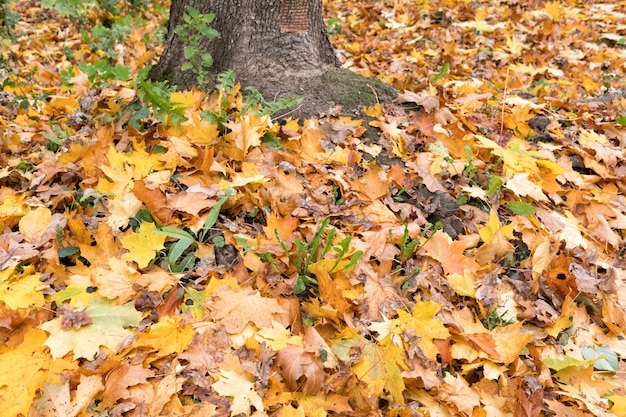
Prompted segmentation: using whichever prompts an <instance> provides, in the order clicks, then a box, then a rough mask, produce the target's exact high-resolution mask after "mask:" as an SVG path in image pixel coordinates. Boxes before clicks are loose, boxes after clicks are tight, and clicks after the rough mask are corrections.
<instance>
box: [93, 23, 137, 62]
mask: <svg viewBox="0 0 626 417" xmlns="http://www.w3.org/2000/svg"><path fill="white" fill-rule="evenodd" d="M142 25H144V21H143V20H142V19H141V18H138V17H135V16H130V15H129V16H125V17H122V18H119V19H116V20H113V21H112V23H111V24H110V25H109V26H110V27H108V26H105V25H103V24H102V23H98V24H97V25H96V26H94V27H93V28H91V31H90V32H89V31H87V30H83V31H81V37H82V39H83V41H84V42H85V43H87V44H89V47H90V48H91V50H92V51H94V52H103V53H104V56H105V57H107V58H109V59H113V60H115V59H117V57H118V51H117V50H116V49H115V46H116V45H117V44H120V43H122V42H124V40H126V39H128V37H129V36H130V32H131V31H132V29H133V27H137V26H142Z"/></svg>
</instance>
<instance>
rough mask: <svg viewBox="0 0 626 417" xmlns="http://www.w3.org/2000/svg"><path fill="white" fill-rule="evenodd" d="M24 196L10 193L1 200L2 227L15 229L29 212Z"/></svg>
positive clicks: (0, 219)
mask: <svg viewBox="0 0 626 417" xmlns="http://www.w3.org/2000/svg"><path fill="white" fill-rule="evenodd" d="M24 200H25V196H24V194H13V193H10V194H8V195H5V196H4V197H2V199H0V227H2V228H3V229H4V228H5V227H13V226H14V225H15V224H16V223H17V222H18V219H21V218H22V216H24V214H26V213H27V212H28V207H27V206H26V204H24Z"/></svg>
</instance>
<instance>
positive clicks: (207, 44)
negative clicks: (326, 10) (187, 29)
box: [151, 0, 393, 117]
mask: <svg viewBox="0 0 626 417" xmlns="http://www.w3.org/2000/svg"><path fill="white" fill-rule="evenodd" d="M188 5H190V6H192V7H195V8H196V9H198V10H199V11H200V12H201V13H205V14H206V13H213V14H215V16H216V17H215V20H214V21H213V24H212V27H213V28H214V29H216V30H217V31H218V32H219V33H220V36H219V37H218V38H216V39H206V40H205V41H204V42H203V43H202V45H201V48H203V49H204V50H206V51H207V52H209V53H210V54H211V55H212V56H213V60H214V65H213V67H212V68H211V71H212V73H211V75H212V76H215V75H217V74H218V73H220V72H222V71H224V70H226V69H233V70H235V72H236V74H237V78H238V79H239V80H240V81H241V83H242V84H243V85H244V86H245V85H251V86H254V87H256V88H257V89H258V90H259V91H260V92H261V93H262V94H263V96H264V97H265V98H266V99H267V100H275V99H278V98H280V97H285V96H291V95H294V94H299V95H303V96H304V97H305V99H304V102H303V103H302V105H301V106H300V107H299V108H298V109H297V110H295V111H294V112H293V113H292V115H295V116H296V117H306V116H311V115H316V114H318V113H320V112H324V111H328V110H329V109H330V108H332V107H333V106H335V105H341V106H343V107H344V109H345V110H347V111H350V110H352V108H357V107H359V106H361V105H363V104H371V103H372V102H374V101H375V100H376V95H378V96H379V97H382V98H383V99H388V98H390V97H391V95H392V94H393V92H392V89H391V88H389V87H387V86H385V85H384V84H382V83H380V82H377V81H376V80H371V79H367V80H368V81H367V82H365V80H366V79H365V78H364V77H361V76H359V75H357V74H354V73H352V72H349V71H345V70H341V69H339V68H338V60H337V58H336V56H335V54H334V51H333V49H332V46H331V45H330V42H329V40H328V36H327V34H326V25H325V23H324V20H323V18H322V1H321V0H172V3H171V8H170V21H169V28H168V36H167V41H166V45H165V50H164V52H163V55H162V56H161V59H160V61H159V63H158V64H157V65H156V66H155V67H154V68H153V70H152V72H151V76H152V78H154V79H167V80H170V81H171V82H172V83H173V84H175V85H177V86H179V87H182V88H189V87H191V86H193V85H194V84H195V83H196V80H195V75H194V74H193V73H191V71H186V72H184V71H181V69H180V68H181V65H182V63H183V62H184V57H183V46H184V45H183V44H182V43H181V41H180V39H179V38H178V36H177V35H176V34H175V33H174V28H175V27H176V26H177V25H180V24H181V23H182V22H183V20H182V18H183V13H184V11H185V9H186V6H188ZM357 90H358V91H357ZM373 90H375V91H377V94H375V93H374V91H373Z"/></svg>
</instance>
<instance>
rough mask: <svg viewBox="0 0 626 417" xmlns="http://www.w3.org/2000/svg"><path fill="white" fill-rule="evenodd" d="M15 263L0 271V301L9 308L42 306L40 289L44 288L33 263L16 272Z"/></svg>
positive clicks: (42, 300)
mask: <svg viewBox="0 0 626 417" xmlns="http://www.w3.org/2000/svg"><path fill="white" fill-rule="evenodd" d="M16 269H17V265H13V266H10V267H9V268H6V269H5V270H3V271H0V301H3V302H4V303H5V304H6V305H7V306H8V307H9V308H13V309H17V308H28V307H31V306H34V307H42V306H43V305H44V304H45V299H44V296H43V293H42V290H43V289H44V288H45V286H44V285H42V283H41V281H40V280H39V278H40V277H41V274H39V273H37V272H35V267H34V266H33V265H28V266H26V267H25V268H23V269H22V271H21V272H19V273H18V272H17V271H16Z"/></svg>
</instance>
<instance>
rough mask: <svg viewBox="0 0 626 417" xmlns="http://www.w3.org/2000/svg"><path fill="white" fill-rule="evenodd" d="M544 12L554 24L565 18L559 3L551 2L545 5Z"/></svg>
mask: <svg viewBox="0 0 626 417" xmlns="http://www.w3.org/2000/svg"><path fill="white" fill-rule="evenodd" d="M544 10H545V12H546V14H547V15H548V16H549V17H550V19H551V20H552V21H554V22H558V21H559V20H561V19H562V18H563V17H564V16H565V11H564V10H563V6H562V5H561V2H560V1H551V2H548V3H546V6H545V8H544Z"/></svg>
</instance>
